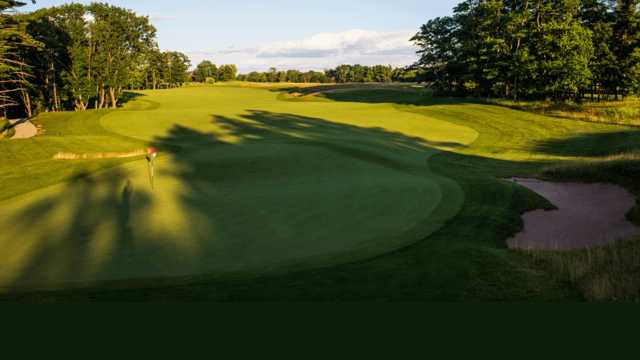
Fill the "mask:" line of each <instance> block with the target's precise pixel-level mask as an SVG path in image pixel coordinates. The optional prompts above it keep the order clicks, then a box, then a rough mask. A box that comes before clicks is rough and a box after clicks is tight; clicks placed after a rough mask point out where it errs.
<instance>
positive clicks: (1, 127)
mask: <svg viewBox="0 0 640 360" xmlns="http://www.w3.org/2000/svg"><path fill="white" fill-rule="evenodd" d="M8 128H9V120H7V119H5V118H0V133H2V132H4V131H5V130H6V129H8Z"/></svg>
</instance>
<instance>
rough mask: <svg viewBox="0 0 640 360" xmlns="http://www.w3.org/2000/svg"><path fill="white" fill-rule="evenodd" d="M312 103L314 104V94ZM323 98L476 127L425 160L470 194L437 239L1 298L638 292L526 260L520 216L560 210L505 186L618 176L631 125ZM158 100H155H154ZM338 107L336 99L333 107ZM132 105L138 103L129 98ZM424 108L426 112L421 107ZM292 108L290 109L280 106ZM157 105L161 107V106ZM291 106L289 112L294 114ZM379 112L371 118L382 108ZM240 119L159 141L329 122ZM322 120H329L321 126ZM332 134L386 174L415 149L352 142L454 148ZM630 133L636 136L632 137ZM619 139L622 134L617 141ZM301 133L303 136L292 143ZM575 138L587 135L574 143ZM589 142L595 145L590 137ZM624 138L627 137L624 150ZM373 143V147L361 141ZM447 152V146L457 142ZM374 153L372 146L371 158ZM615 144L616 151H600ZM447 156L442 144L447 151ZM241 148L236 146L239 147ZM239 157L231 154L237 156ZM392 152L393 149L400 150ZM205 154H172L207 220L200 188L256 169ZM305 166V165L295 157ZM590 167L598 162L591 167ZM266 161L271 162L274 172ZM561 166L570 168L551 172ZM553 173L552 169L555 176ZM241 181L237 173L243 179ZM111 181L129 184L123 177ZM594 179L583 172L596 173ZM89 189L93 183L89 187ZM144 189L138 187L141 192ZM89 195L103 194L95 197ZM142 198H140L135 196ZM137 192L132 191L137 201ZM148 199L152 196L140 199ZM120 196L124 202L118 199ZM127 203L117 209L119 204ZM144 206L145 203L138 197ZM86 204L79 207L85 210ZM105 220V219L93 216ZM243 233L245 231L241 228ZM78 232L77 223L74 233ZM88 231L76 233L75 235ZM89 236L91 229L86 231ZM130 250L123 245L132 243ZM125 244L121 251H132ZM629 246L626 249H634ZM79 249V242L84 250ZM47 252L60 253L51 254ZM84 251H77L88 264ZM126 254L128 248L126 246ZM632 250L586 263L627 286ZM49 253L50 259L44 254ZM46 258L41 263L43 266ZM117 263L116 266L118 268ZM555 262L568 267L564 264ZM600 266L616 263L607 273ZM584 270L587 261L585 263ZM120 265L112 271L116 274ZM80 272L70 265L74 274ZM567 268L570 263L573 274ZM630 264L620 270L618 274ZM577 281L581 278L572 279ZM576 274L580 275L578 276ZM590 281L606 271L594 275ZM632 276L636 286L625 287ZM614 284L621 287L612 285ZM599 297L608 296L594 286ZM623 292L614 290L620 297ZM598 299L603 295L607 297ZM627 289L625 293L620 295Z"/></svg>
mask: <svg viewBox="0 0 640 360" xmlns="http://www.w3.org/2000/svg"><path fill="white" fill-rule="evenodd" d="M309 94H311V97H310V98H308V99H305V100H304V101H315V99H314V98H313V97H314V96H317V95H313V94H314V93H313V92H310V93H309ZM324 96H325V98H324V100H323V101H330V102H344V103H347V104H349V103H368V104H381V103H392V104H394V106H395V107H396V108H397V109H398V110H400V111H402V112H410V113H415V114H420V115H422V116H424V121H429V119H439V120H445V121H448V122H451V123H454V124H459V125H463V126H467V127H471V128H473V129H475V130H476V131H478V133H480V137H479V138H478V139H477V140H476V141H475V142H474V143H473V144H470V145H465V146H453V147H448V150H446V151H444V152H441V153H440V154H438V155H435V156H433V157H432V158H430V160H429V162H428V164H429V167H430V169H431V170H432V171H434V172H435V173H436V174H439V175H440V176H443V177H447V178H450V179H453V180H455V182H456V183H457V184H458V185H459V186H460V187H461V188H462V189H463V191H464V193H465V201H464V204H463V206H462V209H460V212H459V213H458V215H457V216H456V217H455V218H453V219H451V220H450V221H449V222H448V223H447V224H446V226H444V227H443V228H441V229H440V230H439V231H437V232H436V233H434V234H432V235H431V236H428V237H426V238H424V239H422V240H421V241H418V242H416V243H414V244H412V245H409V246H406V247H403V248H400V249H397V250H395V251H393V252H391V253H387V254H382V255H379V256H376V257H374V258H371V259H359V260H357V261H352V262H349V263H347V264H341V265H332V266H325V267H322V266H320V267H316V268H314V269H296V268H295V267H294V268H289V269H288V270H287V271H285V272H275V273H268V272H267V273H264V274H260V275H256V274H247V273H243V272H239V273H235V274H225V275H220V274H209V275H198V276H182V277H164V278H155V279H153V278H147V279H138V280H136V279H127V280H122V281H116V282H106V283H101V284H99V286H96V285H89V287H88V288H85V289H76V290H63V291H56V292H31V293H20V294H12V295H7V296H4V299H6V300H20V301H56V300H62V301H87V300H92V301H109V300H131V301H163V300H166V301H171V300H193V301H211V300H215V301H234V300H271V301H273V300H276V301H285V300H316V301H340V300H344V301H358V300H380V301H391V300H415V301H420V300H448V301H451V300H459V301H460V300H520V301H536V300H538V301H546V300H560V299H563V300H567V299H569V300H581V299H628V298H633V296H629V297H624V296H620V295H616V296H612V295H611V294H612V293H614V292H611V291H609V292H605V294H608V296H592V295H591V293H590V292H589V291H588V289H589V288H590V285H588V284H587V282H585V283H584V284H587V285H582V284H583V283H581V282H579V281H577V279H586V278H587V277H586V275H585V274H587V273H589V274H591V273H592V272H589V271H586V270H585V271H582V272H578V271H576V270H575V267H573V268H574V270H571V271H568V270H563V268H561V267H559V265H562V264H563V262H562V261H564V264H567V263H570V262H572V261H573V262H575V263H577V264H582V265H585V264H587V263H586V262H585V260H584V257H585V256H587V257H589V256H592V255H589V252H576V253H571V254H570V253H551V252H550V253H544V254H542V255H536V256H531V254H529V253H521V252H513V251H511V250H508V249H507V248H506V243H505V239H506V238H508V237H510V236H512V235H514V234H515V233H517V232H518V231H520V230H521V229H522V220H521V218H520V214H522V213H524V212H526V211H529V210H533V209H537V208H551V204H549V203H548V202H547V201H546V200H544V199H542V198H540V197H539V196H537V195H535V194H534V193H532V192H530V191H528V190H527V189H524V188H522V187H519V186H518V185H517V184H512V183H509V182H506V181H502V180H500V179H501V178H505V177H509V176H516V175H518V176H532V175H536V174H540V173H546V174H547V175H548V176H552V174H553V176H554V177H556V178H558V179H559V178H561V176H560V175H559V174H560V173H562V174H564V176H565V177H566V178H567V179H571V178H572V176H580V177H582V176H585V175H584V174H580V173H581V172H584V171H587V170H584V169H585V168H589V167H592V168H593V169H592V170H588V171H591V172H592V173H593V175H592V176H593V179H594V181H596V180H595V179H596V178H597V176H600V177H601V178H605V177H606V176H607V174H610V173H611V172H614V170H612V169H611V168H609V166H610V165H611V163H607V165H606V166H605V167H603V168H596V167H595V166H592V165H591V164H593V163H594V162H597V161H601V160H602V161H605V160H606V159H600V157H606V156H609V155H613V154H616V153H618V152H620V151H633V150H634V149H635V146H634V136H635V135H633V132H632V131H633V130H632V129H628V128H622V127H605V126H600V125H597V124H586V123H579V122H571V121H564V120H559V119H551V118H546V117H541V116H538V115H535V114H528V113H523V112H519V111H514V110H510V109H507V108H504V107H498V106H488V105H483V104H478V103H473V102H468V101H464V100H460V99H438V100H433V99H429V98H425V97H423V96H422V95H420V94H416V93H413V92H412V90H408V91H406V92H405V91H401V90H398V89H365V90H358V89H354V91H351V92H335V93H329V94H325V95H324ZM156 100H157V99H156ZM327 103H329V102H327ZM132 105H134V103H132ZM417 105H419V106H417ZM145 106H146V105H142V104H141V105H135V107H134V108H135V109H145ZM283 106H284V105H283ZM155 109H161V107H160V108H157V107H156V108H155ZM287 109H288V110H290V111H294V110H293V109H292V108H287ZM376 109H377V108H372V109H371V111H372V112H374V111H377V110H376ZM297 111H300V110H297ZM243 120H245V121H243V122H241V123H238V121H237V119H234V118H229V117H217V118H216V119H215V122H216V123H217V124H225V123H226V124H227V129H230V130H232V132H234V134H233V135H234V136H235V137H236V138H240V139H245V140H244V141H248V142H242V141H241V142H240V143H239V144H241V145H231V144H222V142H223V141H220V140H216V141H214V140H212V134H211V133H209V132H207V131H205V130H195V129H193V128H189V127H184V126H182V127H180V126H175V127H171V128H170V129H169V131H167V134H168V135H165V136H164V137H159V138H156V140H155V143H156V144H160V145H162V144H167V143H169V144H175V145H189V144H195V147H194V146H189V147H185V152H187V151H194V150H197V151H201V150H202V148H210V149H216V151H217V150H218V149H219V148H220V146H226V147H228V148H230V149H233V148H234V147H235V146H237V147H236V148H235V149H236V151H240V152H242V149H246V146H247V145H248V144H256V142H259V141H264V140H265V139H268V140H269V141H272V142H276V143H281V142H294V141H295V142H298V143H299V142H303V143H305V142H306V143H309V144H311V143H313V142H314V141H315V145H313V146H317V145H318V144H317V143H318V133H317V132H318V129H319V128H318V126H322V124H323V119H320V118H313V119H309V118H308V117H302V116H300V115H299V114H297V115H296V114H291V113H283V112H280V113H276V112H265V111H262V112H260V111H258V110H256V111H253V112H250V113H249V114H248V116H246V117H245V118H244V119H243ZM314 124H321V125H316V126H315V127H314ZM323 125H324V126H327V127H328V128H325V129H322V131H321V133H323V134H326V133H330V134H334V135H332V137H333V136H335V135H337V134H347V135H349V134H350V135H353V136H347V137H346V138H340V137H334V138H333V140H332V141H326V140H327V139H326V138H324V139H323V141H320V143H321V145H322V146H326V147H327V148H329V149H330V151H333V152H338V153H341V154H343V155H344V156H348V157H355V158H358V159H360V160H361V161H366V162H374V163H377V164H378V165H380V166H383V167H392V168H393V167H400V168H405V167H406V166H405V165H403V163H405V162H406V160H403V158H404V155H402V154H405V155H406V153H398V154H397V156H395V155H390V153H389V152H387V151H386V150H385V149H384V148H380V147H379V146H380V142H379V141H378V142H375V141H374V144H373V146H372V144H369V145H366V144H365V145H363V144H359V145H358V146H352V144H350V143H349V142H350V141H353V140H354V139H356V138H361V139H379V138H380V136H383V135H384V136H389V138H392V139H394V141H392V142H393V143H396V142H400V145H401V146H402V147H410V148H418V149H423V150H424V149H427V148H431V147H441V146H444V147H447V145H448V144H438V143H435V142H434V143H426V142H420V141H418V140H419V139H418V138H415V137H407V136H404V137H403V136H399V134H397V133H394V134H385V132H381V131H380V129H371V128H365V127H362V126H353V127H345V126H343V125H340V124H335V123H333V122H326V123H324V124H323ZM629 132H631V135H629V134H628V133H629ZM611 134H618V135H611ZM294 135H295V139H293V138H292V136H294ZM576 138H578V140H575V139H576ZM585 139H588V140H585ZM620 139H627V140H628V141H627V140H625V141H626V142H624V144H623V145H620V146H619V147H616V146H618V145H619V144H618V143H619V141H620ZM363 141H364V140H363ZM449 145H450V144H449ZM370 148H373V149H375V150H374V151H371V149H370ZM602 149H607V150H602ZM440 150H442V149H440ZM234 152H235V151H234ZM232 153H233V152H232ZM391 153H393V152H391ZM200 154H201V156H196V155H195V154H194V155H193V156H186V157H185V156H184V155H185V154H179V153H177V152H171V153H169V154H168V155H169V156H170V157H171V158H173V159H176V161H177V159H178V158H179V159H180V161H181V162H182V165H181V166H182V167H181V168H180V172H179V173H178V177H179V178H180V179H181V184H182V186H183V190H184V191H185V193H186V194H188V195H187V197H186V198H184V199H183V200H181V204H183V205H185V206H187V207H188V208H189V209H191V210H192V211H191V213H190V216H192V217H198V216H201V215H203V214H207V206H205V204H204V203H202V202H201V200H200V199H201V198H202V196H203V194H204V193H203V192H206V191H207V190H206V189H207V184H208V183H209V181H210V179H209V175H212V176H213V175H215V176H221V177H224V176H228V178H229V179H236V178H238V176H237V175H240V174H242V173H244V172H245V171H247V170H249V169H251V167H248V168H242V169H241V168H239V167H237V166H236V165H233V163H231V162H226V163H225V164H226V167H224V171H223V172H217V173H216V172H212V173H211V174H209V175H206V174H207V171H210V170H208V169H210V163H208V161H207V160H205V159H206V158H207V157H208V156H210V155H207V154H206V153H205V152H203V153H200ZM627 160H629V159H624V160H623V161H622V162H621V163H620V165H619V169H618V170H615V171H616V172H619V178H620V180H619V181H620V183H621V184H622V183H624V182H625V181H626V182H627V185H625V186H630V185H628V183H629V182H631V181H632V178H629V175H630V174H628V173H626V171H628V166H627V165H626V164H627ZM297 161H300V160H297ZM586 165H589V166H586ZM265 166H266V165H265ZM559 167H562V168H563V169H565V170H562V171H560V170H552V169H559ZM571 167H573V168H576V169H579V170H573V171H575V173H574V175H569V173H570V171H569V170H566V169H567V168H571ZM254 170H255V171H256V173H255V174H264V171H267V170H268V172H267V173H268V174H270V176H276V175H277V172H278V170H277V169H269V168H268V166H267V167H266V168H265V169H263V170H264V171H258V170H259V168H255V169H254ZM554 171H555V173H554ZM234 174H235V176H234ZM114 176H115V177H114V179H118V178H121V177H123V176H124V175H119V174H117V173H114ZM587 177H588V176H585V178H587ZM114 184H117V185H114V186H113V189H112V190H111V191H110V192H111V193H112V195H110V196H109V197H108V199H111V200H108V201H107V202H108V204H111V205H107V204H105V205H104V206H102V207H103V208H105V209H113V208H115V210H114V211H112V215H110V216H115V217H116V218H115V219H114V221H113V222H114V223H116V224H123V225H121V226H117V227H116V228H117V229H121V230H119V231H122V232H121V234H124V235H122V236H119V237H118V238H119V239H130V237H129V235H127V231H131V228H130V225H125V224H129V223H130V219H129V218H130V217H131V216H132V215H131V214H135V213H137V212H138V211H140V210H139V209H133V208H131V207H130V206H127V205H126V204H127V203H129V201H128V200H126V199H128V198H130V195H126V194H128V193H129V192H128V191H127V189H128V188H129V187H128V186H127V185H125V186H122V181H121V180H120V182H114ZM88 189H90V187H88ZM134 189H135V187H134ZM87 191H89V193H87V194H86V196H85V197H86V198H92V197H98V198H100V197H99V196H98V194H92V193H91V190H87ZM136 192H137V191H134V194H135V193H136ZM134 196H135V195H134ZM142 196H143V197H144V196H146V195H144V193H143V194H142ZM113 199H115V200H113ZM118 204H120V205H118ZM140 204H142V205H141V206H143V207H144V206H146V205H144V204H145V201H141V202H140ZM84 207H85V206H81V207H79V208H78V209H81V208H84ZM95 221H97V220H95ZM236 225H237V226H239V224H236ZM75 228H77V227H74V229H75ZM74 231H79V230H74ZM88 231H90V230H88ZM124 243H125V244H126V243H127V242H126V241H125V242H124ZM127 246H131V244H129V245H125V246H124V248H125V249H126V247H127ZM625 246H626V245H625ZM79 248H80V249H82V247H79ZM49 251H50V252H53V251H55V248H51V249H50V250H49ZM81 253H82V251H80V253H78V254H76V255H72V256H70V258H71V259H75V258H78V257H80V254H81ZM125 253H126V251H125ZM622 253H623V251H603V253H602V254H603V255H602V258H601V259H599V260H597V261H593V262H592V263H590V264H589V265H588V266H586V265H585V266H586V267H588V268H590V269H592V270H594V269H603V268H604V269H605V270H603V271H605V272H607V271H608V272H612V273H613V272H618V274H619V273H620V271H624V275H625V277H623V278H624V279H628V278H629V277H628V276H627V275H629V276H630V274H633V273H632V272H629V269H631V268H632V267H631V265H632V264H633V258H632V257H630V258H629V259H628V261H625V262H623V264H624V265H621V266H620V267H616V268H615V269H614V267H613V266H616V265H617V263H616V264H614V262H613V261H612V260H611V256H613V255H612V254H618V256H621V254H622ZM44 258H46V257H44ZM44 258H43V259H44ZM118 258H120V257H118V256H116V257H114V259H112V260H114V261H112V262H111V263H112V264H118V261H115V260H117V259H118ZM557 259H560V260H561V261H560V262H558V261H557ZM602 264H611V267H610V268H609V269H610V270H607V268H606V267H605V266H603V265H602ZM582 265H581V266H582ZM121 266H122V264H120V266H115V265H114V266H108V267H107V268H110V269H114V268H119V267H121ZM72 267H73V266H69V268H72ZM567 268H568V267H567ZM620 269H622V270H620ZM565 274H574V275H571V276H569V275H565ZM576 274H579V276H578V275H576ZM589 276H591V277H592V278H594V279H596V278H599V277H598V276H592V275H589ZM624 281H627V280H624ZM614 288H615V287H614ZM597 291H600V290H596V292H597ZM617 291H618V290H616V292H617ZM598 294H600V293H598ZM616 294H618V293H616Z"/></svg>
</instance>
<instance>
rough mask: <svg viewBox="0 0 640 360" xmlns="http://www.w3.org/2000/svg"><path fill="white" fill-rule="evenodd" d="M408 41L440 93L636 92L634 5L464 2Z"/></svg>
mask: <svg viewBox="0 0 640 360" xmlns="http://www.w3.org/2000/svg"><path fill="white" fill-rule="evenodd" d="M412 40H413V41H414V42H415V43H416V45H417V46H418V47H419V48H420V51H419V53H420V55H421V57H420V60H419V62H418V64H417V65H418V66H419V67H420V68H421V69H422V71H423V72H424V73H425V74H426V76H427V80H428V81H430V82H432V83H433V85H434V87H435V89H436V90H439V91H440V92H442V93H447V94H457V95H476V96H494V97H507V98H514V99H523V98H524V99H527V98H553V99H559V100H560V99H570V98H582V97H583V96H585V95H590V96H592V97H594V96H600V95H609V96H612V97H615V98H618V97H620V96H623V97H624V96H626V95H629V94H631V93H633V92H635V93H638V92H639V91H640V0H557V1H546V0H466V1H464V2H462V3H460V4H459V5H458V6H456V7H455V9H454V14H453V16H448V17H440V18H436V19H434V20H431V21H429V22H427V23H426V24H425V25H423V26H422V27H421V29H420V31H419V32H418V33H417V34H416V36H415V37H414V38H413V39H412Z"/></svg>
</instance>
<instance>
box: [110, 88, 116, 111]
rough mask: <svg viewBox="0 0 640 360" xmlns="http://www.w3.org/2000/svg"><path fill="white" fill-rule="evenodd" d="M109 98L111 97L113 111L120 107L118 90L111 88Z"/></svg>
mask: <svg viewBox="0 0 640 360" xmlns="http://www.w3.org/2000/svg"><path fill="white" fill-rule="evenodd" d="M109 96H110V97H111V107H112V108H113V109H115V108H117V107H118V97H117V96H116V90H115V89H114V88H112V87H110V88H109Z"/></svg>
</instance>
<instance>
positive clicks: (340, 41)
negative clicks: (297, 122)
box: [21, 0, 459, 73]
mask: <svg viewBox="0 0 640 360" xmlns="http://www.w3.org/2000/svg"><path fill="white" fill-rule="evenodd" d="M68 2H81V3H89V2H91V1H82V0H81V1H77V0H76V1H68V0H37V1H36V4H35V5H28V6H26V7H24V8H23V9H22V10H21V11H31V10H35V9H38V8H42V7H49V6H55V5H60V4H64V3H68ZM101 2H107V3H110V4H113V5H117V6H121V7H125V8H128V9H131V10H133V11H135V12H136V13H138V14H139V15H146V16H149V18H150V20H151V22H152V23H153V25H154V26H155V27H156V28H157V29H158V44H159V46H160V48H161V49H162V50H172V51H180V52H183V53H185V54H187V55H188V56H189V57H190V58H191V61H192V63H193V65H196V64H198V63H199V62H200V61H202V60H205V59H207V60H211V61H213V62H214V63H216V64H236V65H237V66H238V68H239V70H240V72H244V73H246V72H249V71H264V70H267V69H268V68H270V67H277V68H279V69H298V70H324V69H327V68H331V67H335V66H337V65H339V64H362V65H374V64H389V65H394V66H404V65H409V64H411V63H413V62H414V61H415V60H416V58H417V56H416V55H415V48H414V47H413V45H412V44H411V42H410V41H409V39H410V38H411V36H413V35H414V34H415V33H416V31H417V30H418V28H419V27H420V25H422V24H424V23H425V22H426V21H427V20H429V19H432V18H435V17H437V16H445V15H449V14H450V13H451V10H452V8H453V6H454V5H455V4H456V3H457V2H459V1H458V0H386V1H382V0H369V1H366V0H321V1H317V0H306V1H302V0H297V1H295V0H262V1H260V0H210V1H205V0H180V1H175V0H174V1H169V0H128V1H125V0H102V1H101Z"/></svg>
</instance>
